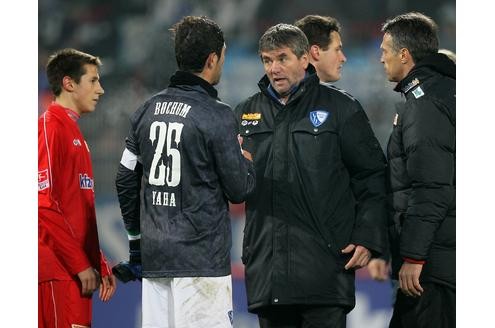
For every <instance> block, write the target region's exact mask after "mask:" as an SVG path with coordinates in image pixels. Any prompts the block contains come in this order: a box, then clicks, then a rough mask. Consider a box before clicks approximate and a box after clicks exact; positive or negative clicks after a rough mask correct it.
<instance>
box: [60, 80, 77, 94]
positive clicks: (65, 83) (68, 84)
mask: <svg viewBox="0 0 495 328" xmlns="http://www.w3.org/2000/svg"><path fill="white" fill-rule="evenodd" d="M62 87H63V88H64V90H66V91H69V92H71V91H73V90H74V80H73V79H72V78H71V77H70V76H64V78H63V79H62Z"/></svg>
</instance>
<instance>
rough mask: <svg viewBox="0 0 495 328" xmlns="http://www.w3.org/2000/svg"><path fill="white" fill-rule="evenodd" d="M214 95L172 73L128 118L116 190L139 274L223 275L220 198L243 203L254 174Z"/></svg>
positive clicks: (225, 228) (226, 255) (227, 231)
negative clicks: (136, 240)
mask: <svg viewBox="0 0 495 328" xmlns="http://www.w3.org/2000/svg"><path fill="white" fill-rule="evenodd" d="M216 97H217V92H216V90H215V89H214V88H213V87H212V86H211V85H210V84H208V83H207V82H206V81H204V80H203V79H201V78H199V77H197V76H195V75H193V74H190V73H186V72H180V71H179V72H177V73H176V74H175V75H174V76H172V78H171V84H170V87H169V88H167V89H165V90H163V91H162V92H160V93H158V94H156V95H154V96H153V97H151V98H150V99H149V100H148V101H146V102H145V103H144V104H143V105H142V106H141V107H140V108H139V109H138V110H137V111H136V112H135V113H134V114H133V115H132V117H131V129H130V132H129V136H128V138H127V139H126V152H124V156H123V157H122V162H121V164H120V166H119V171H118V174H117V181H116V185H117V192H118V196H119V202H120V207H121V211H122V216H123V218H124V223H125V226H126V229H127V230H128V231H129V232H134V233H136V232H139V231H140V232H141V258H142V269H143V277H150V278H151V277H208V276H225V275H228V274H230V248H231V244H232V240H231V238H232V237H231V228H230V218H229V207H228V202H227V200H230V201H232V202H235V203H238V202H242V201H244V199H245V198H246V196H247V195H248V194H249V192H251V191H252V190H253V189H254V182H255V177H254V168H253V164H252V163H251V162H249V161H248V160H246V159H245V158H244V157H243V156H242V154H241V151H240V147H239V143H238V140H237V125H236V120H235V117H234V114H233V112H232V110H231V108H230V107H229V106H228V105H226V104H224V103H222V102H220V101H218V100H217V98H216ZM126 154H127V155H126ZM126 158H127V160H126ZM128 158H132V159H134V160H136V159H137V160H138V161H139V162H140V164H139V163H138V165H136V167H135V168H134V167H132V165H130V164H129V163H132V161H130V160H128ZM141 165H142V170H140V169H139V167H140V166H141ZM141 183H142V186H143V196H142V203H141V204H142V206H140V199H139V198H140V197H139V195H140V187H141ZM140 207H141V213H140Z"/></svg>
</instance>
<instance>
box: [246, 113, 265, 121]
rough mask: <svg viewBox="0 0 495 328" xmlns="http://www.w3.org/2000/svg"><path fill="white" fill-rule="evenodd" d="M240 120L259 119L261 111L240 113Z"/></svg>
mask: <svg viewBox="0 0 495 328" xmlns="http://www.w3.org/2000/svg"><path fill="white" fill-rule="evenodd" d="M241 119H242V120H260V119H261V113H245V114H242V118H241Z"/></svg>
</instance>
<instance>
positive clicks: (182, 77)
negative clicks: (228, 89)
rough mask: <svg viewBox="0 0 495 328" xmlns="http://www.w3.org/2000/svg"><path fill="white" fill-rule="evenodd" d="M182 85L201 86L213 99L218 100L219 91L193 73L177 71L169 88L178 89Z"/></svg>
mask: <svg viewBox="0 0 495 328" xmlns="http://www.w3.org/2000/svg"><path fill="white" fill-rule="evenodd" d="M180 85H189V86H196V85H197V86H200V87H201V88H202V89H204V90H205V91H206V92H207V93H208V94H209V95H210V96H211V97H213V98H215V99H218V91H217V90H216V89H215V88H214V87H213V86H212V85H211V84H210V83H208V82H207V81H205V80H203V79H202V78H200V77H199V76H197V75H194V74H192V73H189V72H185V71H177V72H175V74H174V75H172V76H171V77H170V85H169V87H178V86H180Z"/></svg>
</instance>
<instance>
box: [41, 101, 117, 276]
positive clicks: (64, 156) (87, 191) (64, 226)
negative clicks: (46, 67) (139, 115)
mask: <svg viewBox="0 0 495 328" xmlns="http://www.w3.org/2000/svg"><path fill="white" fill-rule="evenodd" d="M78 119H79V115H77V114H76V113H75V112H73V111H71V110H70V109H68V108H64V107H62V106H60V105H59V104H57V103H52V104H51V105H50V106H49V107H48V110H47V111H46V112H44V113H43V114H42V115H41V116H40V118H39V120H38V282H42V281H48V280H71V279H74V277H75V275H76V274H77V273H78V272H81V271H83V270H85V269H87V268H88V267H90V266H91V267H93V268H95V269H96V270H98V271H99V272H100V274H101V275H102V276H106V275H109V274H110V268H109V267H108V265H107V263H106V260H105V257H104V256H103V253H102V252H101V250H100V246H99V241H98V231H97V227H96V211H95V196H94V178H93V168H92V166H91V157H90V153H89V148H88V145H87V144H86V141H85V140H84V137H83V135H82V133H81V131H80V130H79V126H78V125H77V120H78Z"/></svg>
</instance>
